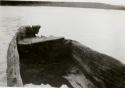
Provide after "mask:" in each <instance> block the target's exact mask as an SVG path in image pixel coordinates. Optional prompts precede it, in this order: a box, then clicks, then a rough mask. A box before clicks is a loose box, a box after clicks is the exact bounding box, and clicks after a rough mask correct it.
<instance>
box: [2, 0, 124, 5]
mask: <svg viewBox="0 0 125 88" xmlns="http://www.w3.org/2000/svg"><path fill="white" fill-rule="evenodd" d="M2 1H4V0H2ZM8 1H11V0H8ZM13 1H73V2H102V3H109V4H118V5H125V0H13Z"/></svg>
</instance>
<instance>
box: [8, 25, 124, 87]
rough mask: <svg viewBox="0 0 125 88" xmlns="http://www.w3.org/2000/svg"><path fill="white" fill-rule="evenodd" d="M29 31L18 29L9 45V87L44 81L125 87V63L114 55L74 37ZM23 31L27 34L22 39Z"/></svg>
mask: <svg viewBox="0 0 125 88" xmlns="http://www.w3.org/2000/svg"><path fill="white" fill-rule="evenodd" d="M26 30H27V28H25V27H24V30H23V31H22V30H21V31H19V32H17V34H16V35H15V36H14V38H13V39H12V41H11V42H10V45H9V48H8V57H7V63H8V65H7V82H8V86H23V85H25V84H28V83H34V84H37V85H39V84H41V83H44V84H50V85H52V86H56V87H60V86H61V85H62V84H67V86H68V87H69V88H124V87H125V65H124V64H122V63H120V62H119V61H117V60H116V59H115V58H112V57H110V56H107V55H105V54H102V53H99V52H96V51H94V50H92V49H90V48H88V47H86V46H84V45H82V44H81V43H79V42H77V41H74V40H69V39H65V38H56V37H41V38H40V37H36V36H30V37H29V35H27V33H25V32H26ZM28 30H29V29H28ZM32 31H33V30H32ZM21 33H24V34H26V35H24V36H23V38H21V39H20V38H19V37H20V36H21V35H22V34H21ZM32 33H34V34H32ZM32 33H31V34H32V35H35V33H36V32H32ZM28 34H30V33H28Z"/></svg>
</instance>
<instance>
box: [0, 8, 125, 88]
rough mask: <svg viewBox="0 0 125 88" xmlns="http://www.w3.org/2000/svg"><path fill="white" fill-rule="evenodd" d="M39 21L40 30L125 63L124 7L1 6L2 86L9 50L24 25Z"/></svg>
mask: <svg viewBox="0 0 125 88" xmlns="http://www.w3.org/2000/svg"><path fill="white" fill-rule="evenodd" d="M35 24H40V25H41V26H42V27H41V30H40V33H39V35H40V34H43V35H45V36H49V35H54V36H64V37H65V38H68V39H73V40H77V41H79V42H81V43H82V44H84V45H86V46H88V47H90V48H92V49H94V50H96V51H99V52H101V53H105V54H107V55H110V56H112V57H115V58H116V59H118V60H120V61H121V62H122V63H125V11H123V10H103V9H86V8H68V7H46V6H44V7H43V6H36V7H33V6H29V7H28V6H27V7H26V6H18V7H17V6H1V7H0V86H5V85H6V52H7V48H8V47H7V46H8V45H9V42H10V40H11V39H12V37H13V35H14V34H15V32H16V31H17V28H18V27H20V26H21V25H35Z"/></svg>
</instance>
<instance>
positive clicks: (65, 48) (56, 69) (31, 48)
mask: <svg viewBox="0 0 125 88" xmlns="http://www.w3.org/2000/svg"><path fill="white" fill-rule="evenodd" d="M18 51H19V57H20V74H21V78H22V81H23V84H24V85H25V84H29V83H33V84H36V85H40V84H41V83H43V84H50V85H52V86H57V87H59V86H61V85H62V84H67V85H68V86H69V87H71V85H70V83H69V82H68V81H67V80H66V79H64V78H63V76H64V75H66V74H67V72H68V71H69V69H70V68H72V66H73V64H74V63H73V61H72V56H71V49H70V44H69V43H68V42H66V41H64V40H63V39H59V40H52V41H44V42H39V43H36V44H24V45H21V44H18Z"/></svg>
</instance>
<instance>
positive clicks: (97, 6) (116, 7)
mask: <svg viewBox="0 0 125 88" xmlns="http://www.w3.org/2000/svg"><path fill="white" fill-rule="evenodd" d="M0 5H1V6H54V7H76V8H95V9H112V10H125V6H120V5H110V4H105V3H96V2H52V1H1V2H0Z"/></svg>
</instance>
